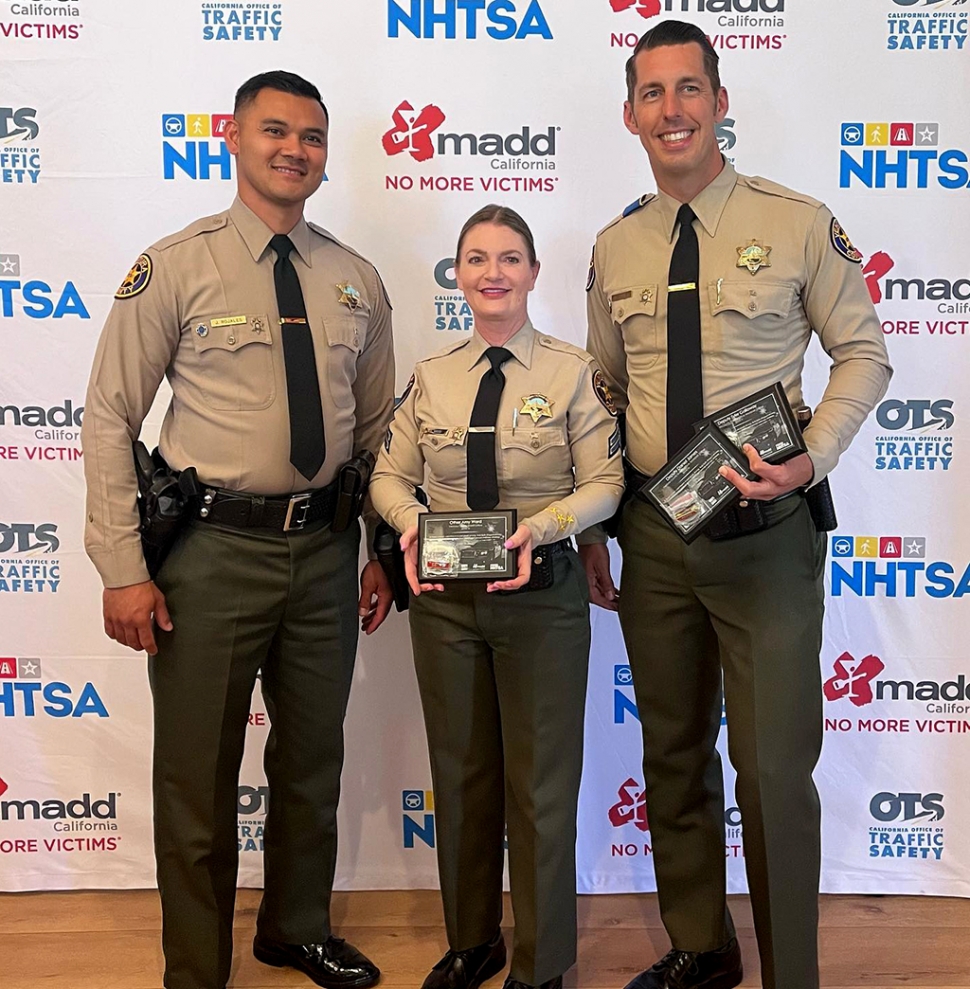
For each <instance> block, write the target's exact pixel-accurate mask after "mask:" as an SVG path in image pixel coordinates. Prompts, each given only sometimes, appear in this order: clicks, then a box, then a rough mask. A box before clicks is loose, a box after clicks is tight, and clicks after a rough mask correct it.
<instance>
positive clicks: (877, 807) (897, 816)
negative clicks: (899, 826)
mask: <svg viewBox="0 0 970 989" xmlns="http://www.w3.org/2000/svg"><path fill="white" fill-rule="evenodd" d="M869 813H870V814H872V816H873V818H875V820H877V821H880V822H881V823H883V824H887V823H889V822H890V821H899V820H902V821H904V822H905V821H919V820H922V819H924V818H925V819H926V820H928V821H942V820H943V816H944V814H945V813H946V811H945V810H944V809H943V794H942V793H885V792H884V793H877V794H876V795H875V796H874V797H873V798H872V800H870V801H869Z"/></svg>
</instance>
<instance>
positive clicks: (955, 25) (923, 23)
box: [886, 0, 970, 51]
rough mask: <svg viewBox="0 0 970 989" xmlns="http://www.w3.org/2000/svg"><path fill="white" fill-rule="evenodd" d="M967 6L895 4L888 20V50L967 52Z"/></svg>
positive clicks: (949, 1)
mask: <svg viewBox="0 0 970 989" xmlns="http://www.w3.org/2000/svg"><path fill="white" fill-rule="evenodd" d="M966 2H967V0H892V2H891V4H890V10H889V12H888V14H887V16H886V32H887V33H886V48H887V50H888V51H920V50H929V51H964V50H965V49H966V43H967V32H968V22H970V11H968V10H967V8H966V6H965V4H966ZM954 8H955V9H954ZM960 8H962V9H960Z"/></svg>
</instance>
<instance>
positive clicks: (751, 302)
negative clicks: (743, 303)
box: [748, 299, 758, 312]
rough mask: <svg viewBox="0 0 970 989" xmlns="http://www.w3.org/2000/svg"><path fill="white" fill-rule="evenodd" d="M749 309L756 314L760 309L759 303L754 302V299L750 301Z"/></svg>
mask: <svg viewBox="0 0 970 989" xmlns="http://www.w3.org/2000/svg"><path fill="white" fill-rule="evenodd" d="M748 308H749V309H750V310H751V311H752V312H755V311H756V310H757V308H758V303H757V302H755V301H754V299H752V300H751V301H750V302H749V303H748Z"/></svg>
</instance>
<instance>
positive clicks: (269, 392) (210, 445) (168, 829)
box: [83, 72, 394, 989]
mask: <svg viewBox="0 0 970 989" xmlns="http://www.w3.org/2000/svg"><path fill="white" fill-rule="evenodd" d="M327 129H328V116H327V112H326V109H325V107H324V106H323V104H322V103H321V101H320V94H319V93H318V92H317V90H316V88H315V87H314V86H312V85H311V84H310V83H307V82H306V81H305V80H303V79H301V78H300V77H299V76H294V75H292V74H290V73H285V72H273V73H266V74H264V75H262V76H257V77H255V78H254V79H251V80H249V82H247V83H245V84H244V85H243V86H242V87H241V88H240V90H239V92H238V93H237V96H236V108H235V117H234V120H233V121H232V122H231V123H230V125H229V127H228V129H227V131H226V143H227V145H228V146H229V150H230V151H231V152H232V153H233V154H234V155H235V156H236V165H237V179H238V196H237V198H236V200H235V202H234V203H233V204H232V206H231V208H230V209H229V210H227V211H226V212H223V213H219V214H217V215H215V216H211V217H206V218H204V219H201V220H198V221H197V222H195V223H193V224H191V225H190V226H189V227H187V228H186V229H185V230H183V231H182V232H180V233H178V234H174V235H172V236H170V237H166V238H165V239H163V240H161V241H159V242H158V243H157V244H155V245H154V246H153V247H151V248H149V249H148V250H147V251H146V252H145V254H143V255H142V256H141V257H140V258H139V259H138V262H137V263H136V265H135V266H134V268H133V269H132V271H131V272H130V274H129V275H128V277H127V278H126V279H125V281H124V282H123V283H122V286H121V287H120V289H119V290H118V293H117V295H116V300H117V301H116V302H115V304H114V306H113V307H112V310H111V313H110V314H109V316H108V319H107V322H106V324H105V327H104V331H103V333H102V336H101V340H100V342H99V345H98V349H97V354H96V356H95V361H94V368H93V371H92V374H91V383H90V386H89V390H88V396H87V402H86V409H87V412H86V416H85V422H84V427H83V440H84V453H85V457H84V460H85V471H86V476H87V483H88V499H87V526H86V532H85V545H86V548H87V551H88V554H89V555H90V557H91V559H92V560H93V561H94V564H95V566H96V567H97V568H98V571H99V573H100V574H101V577H102V580H103V582H104V585H105V592H104V616H105V629H106V631H107V633H108V634H109V635H110V636H112V637H113V638H115V639H117V640H118V641H119V642H122V643H125V644H127V645H129V646H130V647H131V648H133V649H146V650H147V651H148V652H149V654H150V659H149V674H150V679H151V685H152V695H153V703H154V717H155V751H154V810H155V847H156V858H157V864H158V883H159V890H160V893H161V897H162V909H163V947H164V951H165V963H166V967H165V986H166V989H223V987H224V986H225V984H226V981H227V979H228V977H229V970H230V965H231V962H232V918H233V901H234V896H235V883H236V866H237V862H238V846H237V840H238V839H237V830H236V819H237V818H236V815H237V810H236V805H237V786H238V775H239V765H240V760H241V757H242V753H243V745H244V740H245V734H246V726H247V718H248V712H249V704H250V697H251V694H252V690H253V686H254V684H255V680H256V677H257V674H258V673H260V672H261V677H262V689H263V693H264V696H265V698H266V703H267V708H268V710H269V713H270V716H271V720H272V728H271V731H270V735H269V739H268V741H267V747H266V755H265V763H266V773H267V778H268V781H269V785H270V793H271V796H270V802H269V809H268V813H267V818H266V828H265V839H264V866H265V894H264V897H263V903H262V906H261V908H260V913H259V919H258V922H257V931H258V933H257V938H256V942H255V944H254V950H255V953H256V956H257V957H258V958H260V959H261V960H263V961H266V962H268V963H270V964H273V965H293V966H294V967H297V968H300V969H301V970H302V971H304V972H305V973H307V974H308V975H310V977H311V978H313V979H314V981H316V982H317V983H318V984H319V985H323V986H331V987H334V989H342V987H351V986H352V987H363V986H368V985H372V984H373V983H374V982H376V981H377V978H378V976H379V972H378V971H377V969H376V967H375V966H374V965H373V964H371V963H370V962H369V961H368V960H367V959H366V958H364V956H363V955H361V954H360V953H359V952H357V951H356V950H355V949H354V948H353V947H352V946H351V945H349V944H347V943H346V942H343V941H341V940H340V939H338V938H333V937H332V936H331V932H330V915H329V905H330V889H331V885H332V882H333V873H334V863H335V856H336V805H337V797H338V793H339V785H340V770H341V765H342V759H343V734H342V723H343V716H344V711H345V709H346V704H347V697H348V693H349V690H350V682H351V677H352V673H353V666H354V658H355V654H356V642H357V623H358V618H360V619H362V627H363V628H364V630H365V631H367V632H372V631H374V630H375V629H376V628H377V627H378V626H379V625H380V624H381V622H382V621H383V619H384V616H385V615H386V614H387V610H388V607H389V605H390V600H391V595H390V588H389V587H388V585H387V582H386V579H385V578H384V576H383V573H382V572H381V570H380V567H379V565H378V564H376V563H368V564H367V566H366V567H365V569H364V571H363V573H362V575H361V586H360V589H359V594H358V588H357V586H356V583H357V582H356V568H357V558H358V544H359V539H360V530H359V526H358V524H357V523H356V522H354V523H352V524H351V526H350V528H349V529H347V530H346V531H343V532H339V533H336V532H332V531H331V529H330V522H331V521H332V519H333V506H334V498H333V495H334V485H333V483H332V482H333V481H334V478H335V476H336V474H337V471H338V470H339V468H340V466H341V465H342V464H343V463H345V462H346V461H347V460H348V459H349V458H350V457H351V456H352V455H353V454H355V453H358V452H360V451H363V450H370V451H371V452H374V453H376V451H377V449H378V448H379V446H380V440H381V437H382V436H383V434H384V430H385V428H386V425H387V421H388V419H389V417H390V414H391V409H392V403H393V382H394V360H393V347H392V340H391V314H390V306H389V304H388V302H387V298H386V296H385V294H384V289H383V286H382V285H381V282H380V278H379V276H378V275H377V272H376V271H375V269H374V268H373V266H372V265H370V264H369V263H368V262H367V261H365V260H364V259H363V258H361V257H360V256H359V255H358V254H356V253H355V252H354V251H352V250H350V249H349V248H347V247H345V246H344V245H342V244H340V243H339V242H338V241H337V240H336V239H335V238H334V237H333V236H332V235H331V234H329V233H327V232H326V231H325V230H323V229H321V228H320V227H317V226H316V225H315V224H311V223H307V222H306V221H305V220H304V219H303V206H304V202H305V200H306V199H307V197H308V196H310V195H311V194H312V193H313V192H314V191H316V189H317V187H318V186H319V184H320V182H321V180H322V178H323V174H324V168H325V165H326V158H327ZM274 235H275V236H274ZM283 235H286V236H288V238H289V241H288V243H287V241H286V237H285V236H283ZM271 242H272V246H271ZM287 256H288V259H289V260H288V262H287V261H286V257H287ZM281 265H282V266H283V267H286V266H287V265H292V268H291V269H289V274H290V276H291V278H292V279H293V280H295V281H298V284H299V288H298V289H296V295H297V299H298V301H299V296H300V295H301V294H302V303H303V307H304V309H305V314H306V318H305V320H304V319H289V320H287V321H286V322H287V323H289V324H294V325H295V324H300V326H299V332H301V333H304V334H305V333H306V330H305V327H308V328H309V334H308V335H309V338H310V340H311V341H312V346H311V350H310V355H311V359H312V364H311V366H312V365H315V374H314V372H313V371H312V370H311V371H309V376H310V381H311V386H310V389H309V390H310V391H315V390H316V389H315V388H313V387H312V381H313V378H314V377H315V378H316V379H317V382H318V387H319V407H320V409H322V419H323V441H324V443H325V454H324V452H323V449H322V445H321V447H320V448H318V453H319V456H321V457H323V462H322V464H320V466H319V469H315V468H307V469H309V470H311V472H313V475H314V476H304V475H303V474H302V473H301V472H300V471H299V470H297V468H296V467H295V466H294V465H293V464H292V463H291V462H290V458H291V436H290V432H291V420H290V405H291V404H294V405H298V404H299V402H300V401H302V399H303V398H304V397H305V394H306V391H307V389H306V388H305V387H304V388H302V392H301V391H300V390H299V389H298V387H297V385H296V384H295V379H293V375H292V374H291V366H290V364H289V363H288V362H287V361H286V360H285V354H284V347H283V337H284V330H288V329H289V326H284V325H283V324H284V320H283V319H281V318H280V315H281V313H280V310H281V308H283V307H282V306H281V301H282V300H283V298H284V297H283V296H282V295H281V296H279V297H278V294H277V286H278V283H277V281H276V278H277V274H278V272H277V271H276V270H275V269H277V268H279V267H280V266H281ZM289 284H290V285H291V286H292V284H293V281H291V282H290V283H289ZM291 297H292V293H291V295H290V296H288V297H287V298H291ZM290 304H291V303H290ZM288 307H289V306H287V308H288ZM286 315H287V316H293V315H294V314H293V313H292V312H288V313H286ZM288 339H290V340H292V339H293V338H292V337H290V338H288ZM303 339H304V340H305V339H306V337H305V336H304V338H303ZM291 354H292V352H291ZM288 374H290V376H291V379H293V380H290V381H289V382H288V380H287V378H288ZM163 377H167V378H168V381H169V383H170V385H171V387H172V393H173V397H172V401H171V403H170V405H169V407H168V410H167V412H166V414H165V419H164V422H163V425H162V430H161V438H160V442H159V449H160V452H161V454H162V455H163V456H164V457H165V459H166V461H167V462H168V464H169V465H170V466H171V467H172V468H174V469H176V470H184V469H185V468H187V467H190V466H194V467H196V468H197V470H198V476H199V479H200V481H201V482H202V484H203V486H204V492H205V497H204V498H203V499H200V501H199V503H198V504H197V505H196V506H195V508H194V512H193V519H192V521H190V522H189V523H188V525H187V527H186V529H185V530H184V531H183V533H182V534H181V535H180V537H179V540H178V542H177V543H176V544H175V546H174V548H173V549H172V551H171V553H170V555H169V556H168V558H167V559H166V561H165V563H164V564H163V566H162V568H161V570H160V572H159V573H158V575H157V576H156V579H155V581H154V582H152V581H149V579H148V571H147V569H146V565H145V560H144V558H143V555H142V549H141V544H140V539H139V535H138V531H137V529H138V514H137V511H136V505H135V493H136V481H135V473H134V467H133V461H132V440H133V439H134V438H135V437H137V435H138V433H139V430H140V428H141V424H142V421H143V419H144V417H145V415H146V414H147V412H148V410H149V408H150V406H151V404H152V401H153V399H154V397H155V393H156V391H157V389H158V386H159V384H160V382H161V380H162V378H163ZM304 383H305V379H304ZM288 386H289V387H288ZM294 425H295V426H296V427H297V428H296V429H294V432H295V433H296V432H298V431H299V428H300V427H301V426H302V423H300V422H298V421H296V422H295V423H294ZM295 459H296V458H295ZM301 463H302V464H303V465H304V466H305V464H306V461H301ZM291 493H299V494H301V495H302V494H304V493H308V494H309V495H310V496H309V497H297V498H295V499H293V498H290V497H289V496H290V495H291ZM358 598H359V600H358ZM153 617H154V624H155V626H156V628H155V629H153V624H152V619H153Z"/></svg>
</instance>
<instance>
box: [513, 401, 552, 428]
mask: <svg viewBox="0 0 970 989" xmlns="http://www.w3.org/2000/svg"><path fill="white" fill-rule="evenodd" d="M554 404H555V403H554V402H550V401H549V399H548V398H546V396H545V395H523V396H522V408H521V409H519V415H527V416H532V421H533V422H538V421H539V420H540V419H541V418H542V417H543V416H547V417H548V418H549V419H551V418H552V407H553V405H554Z"/></svg>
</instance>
